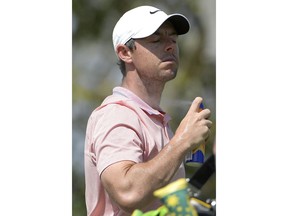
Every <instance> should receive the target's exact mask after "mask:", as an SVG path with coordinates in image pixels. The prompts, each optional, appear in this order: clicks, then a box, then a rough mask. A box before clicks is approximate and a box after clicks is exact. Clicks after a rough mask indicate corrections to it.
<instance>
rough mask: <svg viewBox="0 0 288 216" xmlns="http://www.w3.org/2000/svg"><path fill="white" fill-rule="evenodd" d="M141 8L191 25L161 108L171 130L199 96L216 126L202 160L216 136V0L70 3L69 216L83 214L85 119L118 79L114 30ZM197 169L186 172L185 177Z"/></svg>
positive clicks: (212, 187)
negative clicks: (177, 17)
mask: <svg viewBox="0 0 288 216" xmlns="http://www.w3.org/2000/svg"><path fill="white" fill-rule="evenodd" d="M140 5H151V6H155V7H159V8H161V9H162V10H164V11H165V12H166V13H168V14H169V13H182V14H184V15H185V16H186V17H187V18H188V19H189V21H190V24H191V29H190V31H189V33H187V34H186V35H184V36H180V38H179V49H180V68H179V71H178V74H177V77H176V79H174V80H173V81H170V82H168V83H167V84H166V88H165V90H164V92H163V95H162V102H161V106H162V108H163V109H164V110H165V111H167V112H168V113H169V114H170V115H171V116H172V121H171V127H172V129H173V130H174V131H175V130H176V128H177V125H178V124H179V122H180V121H181V119H182V118H183V117H184V115H185V114H186V112H187V110H188V108H189V105H190V103H191V101H192V100H193V99H194V98H195V97H196V96H201V97H203V98H204V105H205V106H206V107H208V108H209V109H210V110H211V111H212V115H211V120H212V121H213V123H214V125H213V127H212V129H211V131H212V134H211V137H210V138H209V140H208V143H207V145H206V158H208V156H209V155H211V154H212V148H213V144H214V141H215V134H216V1H214V0H162V1H159V0H154V1H148V0H147V1H145V0H142V1H137V0H135V1H132V0H131V1H128V0H121V1H119V0H73V1H72V36H73V44H72V63H73V64H72V69H73V71H72V79H73V92H72V93H73V104H72V109H73V110H72V114H73V122H72V127H73V128H72V136H73V137H72V142H73V143H72V145H73V146H72V150H73V155H72V157H73V161H72V165H73V168H72V171H73V175H72V176H73V178H72V207H73V209H72V212H73V216H83V215H86V207H85V198H84V192H85V184H84V159H83V158H84V141H85V131H86V124H87V120H88V118H89V115H90V114H91V112H92V111H93V110H94V109H95V108H96V107H97V106H98V105H100V103H101V102H102V100H103V99H104V98H105V97H106V96H107V95H109V94H111V92H112V89H113V87H115V86H117V85H119V84H120V82H121V78H122V75H121V72H120V71H119V69H118V66H117V64H116V60H117V59H116V55H115V53H114V51H113V46H112V31H113V27H114V25H115V23H116V22H117V20H118V19H119V18H120V16H121V15H122V14H123V13H124V12H126V11H127V10H129V9H131V8H133V7H136V6H140ZM195 170H196V168H190V167H187V168H186V171H187V177H191V176H192V175H193V173H194V172H195ZM200 198H201V199H204V200H205V199H207V198H216V174H214V175H213V176H212V177H211V178H210V179H209V181H207V183H206V184H205V185H204V187H203V188H202V192H201V194H200Z"/></svg>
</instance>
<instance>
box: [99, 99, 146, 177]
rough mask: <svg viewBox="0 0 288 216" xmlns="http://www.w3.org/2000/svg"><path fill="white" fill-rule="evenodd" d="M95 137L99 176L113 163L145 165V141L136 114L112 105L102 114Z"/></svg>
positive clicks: (123, 107)
mask: <svg viewBox="0 0 288 216" xmlns="http://www.w3.org/2000/svg"><path fill="white" fill-rule="evenodd" d="M100 113H102V114H101V115H100V117H99V118H97V124H96V127H95V130H94V133H93V136H94V139H95V145H94V148H95V149H94V150H95V156H96V164H97V170H98V172H99V174H100V175H101V173H102V172H103V170H104V169H105V168H106V167H108V166H110V165H111V164H113V163H117V162H120V161H124V160H130V161H134V162H136V163H140V162H142V161H143V152H144V149H143V148H144V145H143V142H142V140H143V137H142V132H141V131H142V127H141V122H140V120H139V117H138V115H137V113H136V112H134V111H133V110H131V109H129V108H127V107H125V106H121V105H117V104H112V105H109V106H106V107H105V108H103V109H102V110H100Z"/></svg>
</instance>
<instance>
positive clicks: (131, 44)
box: [117, 38, 136, 77]
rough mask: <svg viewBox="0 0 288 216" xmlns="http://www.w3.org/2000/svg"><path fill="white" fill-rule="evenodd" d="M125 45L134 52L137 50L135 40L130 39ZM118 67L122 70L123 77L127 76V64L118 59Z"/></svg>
mask: <svg viewBox="0 0 288 216" xmlns="http://www.w3.org/2000/svg"><path fill="white" fill-rule="evenodd" d="M125 45H126V46H127V47H128V48H129V49H130V50H131V51H132V52H133V50H134V49H136V47H135V40H134V39H132V38H131V39H130V40H129V41H128V42H127V43H125ZM117 65H118V66H119V68H120V71H121V73H122V75H123V77H125V76H126V67H125V62H124V61H122V60H121V59H118V62H117Z"/></svg>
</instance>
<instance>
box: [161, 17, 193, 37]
mask: <svg viewBox="0 0 288 216" xmlns="http://www.w3.org/2000/svg"><path fill="white" fill-rule="evenodd" d="M167 20H168V21H170V22H171V23H172V24H173V26H174V28H175V30H176V31H177V33H178V35H182V34H186V33H187V32H188V31H189V29H190V23H189V21H188V20H187V18H186V17H184V16H183V15H181V14H171V15H169V16H168V18H167Z"/></svg>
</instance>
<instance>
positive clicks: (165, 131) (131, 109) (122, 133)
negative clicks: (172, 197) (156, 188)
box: [85, 87, 185, 216]
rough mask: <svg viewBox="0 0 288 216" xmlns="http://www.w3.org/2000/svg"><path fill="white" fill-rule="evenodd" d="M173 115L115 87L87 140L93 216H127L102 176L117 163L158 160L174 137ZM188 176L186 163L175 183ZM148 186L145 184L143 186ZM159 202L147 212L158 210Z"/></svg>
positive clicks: (94, 119) (88, 202)
mask: <svg viewBox="0 0 288 216" xmlns="http://www.w3.org/2000/svg"><path fill="white" fill-rule="evenodd" d="M169 120H170V116H169V115H168V114H166V113H164V112H163V111H158V110H155V109H153V108H151V107H150V106H149V105H148V104H146V103H145V102H144V101H143V100H141V99H140V98H139V97H138V96H136V95H135V94H134V93H132V92H131V91H129V90H128V89H125V88H123V87H115V88H114V89H113V94H112V95H110V96H108V97H107V98H106V99H105V100H104V101H103V103H102V104H101V106H100V107H98V108H97V109H95V110H94V111H93V112H92V114H91V116H90V118H89V120H88V124H87V130H86V139H85V184H86V191H85V197H86V207H87V215H89V216H102V215H105V216H116V215H117V216H120V215H121V216H122V215H126V214H125V213H124V212H123V211H122V210H121V209H120V208H119V207H118V206H117V205H116V204H115V203H113V201H112V200H110V198H109V195H108V194H107V192H106V191H105V190H104V187H103V185H102V183H101V180H100V175H101V173H102V172H103V170H104V169H105V168H107V167H108V166H109V165H111V164H113V163H117V162H120V161H123V160H130V161H134V162H136V163H141V162H145V161H148V160H150V159H152V158H153V157H155V156H156V155H157V154H158V153H159V151H161V149H162V148H163V146H165V145H166V144H167V143H168V142H169V141H170V139H171V138H172V136H173V133H172V131H171V129H170V127H169V125H168V122H169ZM183 177H185V170H184V165H183V163H182V164H181V166H180V167H179V170H178V172H177V173H176V174H175V176H174V178H173V179H172V181H175V180H176V179H178V178H183ZM143 187H145V185H143ZM160 205H161V203H160V202H159V201H155V202H154V203H152V204H151V205H149V206H147V209H145V211H149V210H152V209H156V208H157V207H159V206H160Z"/></svg>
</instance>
